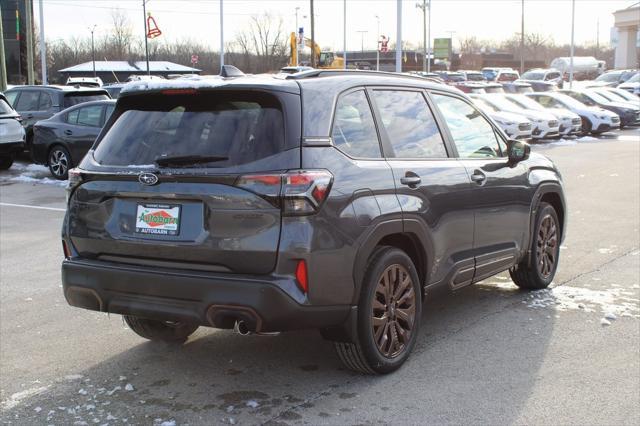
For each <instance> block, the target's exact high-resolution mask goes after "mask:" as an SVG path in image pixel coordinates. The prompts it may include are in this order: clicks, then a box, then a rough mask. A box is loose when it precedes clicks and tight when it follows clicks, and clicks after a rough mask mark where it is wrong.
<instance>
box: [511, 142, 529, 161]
mask: <svg viewBox="0 0 640 426" xmlns="http://www.w3.org/2000/svg"><path fill="white" fill-rule="evenodd" d="M530 153H531V147H530V146H529V144H528V143H526V142H523V141H519V140H515V139H511V140H509V147H508V149H507V154H508V156H509V164H512V165H515V164H518V163H519V162H520V161H524V160H526V159H528V158H529V154H530Z"/></svg>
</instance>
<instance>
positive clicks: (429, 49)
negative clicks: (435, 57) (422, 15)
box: [427, 0, 431, 72]
mask: <svg viewBox="0 0 640 426" xmlns="http://www.w3.org/2000/svg"><path fill="white" fill-rule="evenodd" d="M427 45H428V46H429V47H428V49H427V55H428V56H429V61H428V62H427V72H431V0H429V25H428V29H427Z"/></svg>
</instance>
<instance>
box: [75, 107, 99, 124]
mask: <svg viewBox="0 0 640 426" xmlns="http://www.w3.org/2000/svg"><path fill="white" fill-rule="evenodd" d="M102 108H103V107H102V105H91V106H86V107H82V108H78V109H77V111H78V120H77V123H78V125H80V126H89V127H100V125H101V119H102Z"/></svg>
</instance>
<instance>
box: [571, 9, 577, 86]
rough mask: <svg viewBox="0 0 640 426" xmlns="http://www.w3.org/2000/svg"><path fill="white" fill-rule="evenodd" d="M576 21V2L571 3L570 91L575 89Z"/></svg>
mask: <svg viewBox="0 0 640 426" xmlns="http://www.w3.org/2000/svg"><path fill="white" fill-rule="evenodd" d="M575 20H576V0H572V1H571V55H570V58H569V89H573V30H574V24H575Z"/></svg>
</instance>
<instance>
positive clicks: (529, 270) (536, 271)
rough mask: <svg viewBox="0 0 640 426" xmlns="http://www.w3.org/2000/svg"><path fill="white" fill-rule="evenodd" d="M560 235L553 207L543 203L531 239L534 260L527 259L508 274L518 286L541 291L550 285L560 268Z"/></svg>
mask: <svg viewBox="0 0 640 426" xmlns="http://www.w3.org/2000/svg"><path fill="white" fill-rule="evenodd" d="M547 220H548V221H550V222H547ZM548 223H551V224H552V227H553V228H552V230H545V228H546V225H547V224H548ZM561 232H562V230H561V228H560V222H559V220H558V215H557V213H556V211H555V209H554V208H553V206H552V205H551V204H548V203H540V206H539V207H538V213H537V214H536V223H535V227H534V233H533V236H532V238H531V239H532V241H531V247H530V249H531V259H530V261H529V259H528V258H525V259H523V260H522V261H521V262H520V263H518V264H517V265H516V266H514V267H513V268H511V269H509V275H511V279H512V280H513V282H514V283H515V284H516V285H517V286H518V287H520V288H522V289H527V290H541V289H543V288H547V287H548V286H549V284H551V281H553V277H554V276H555V274H556V270H557V269H558V261H559V258H560V238H561V235H560V233H561ZM541 255H542V256H541Z"/></svg>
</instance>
